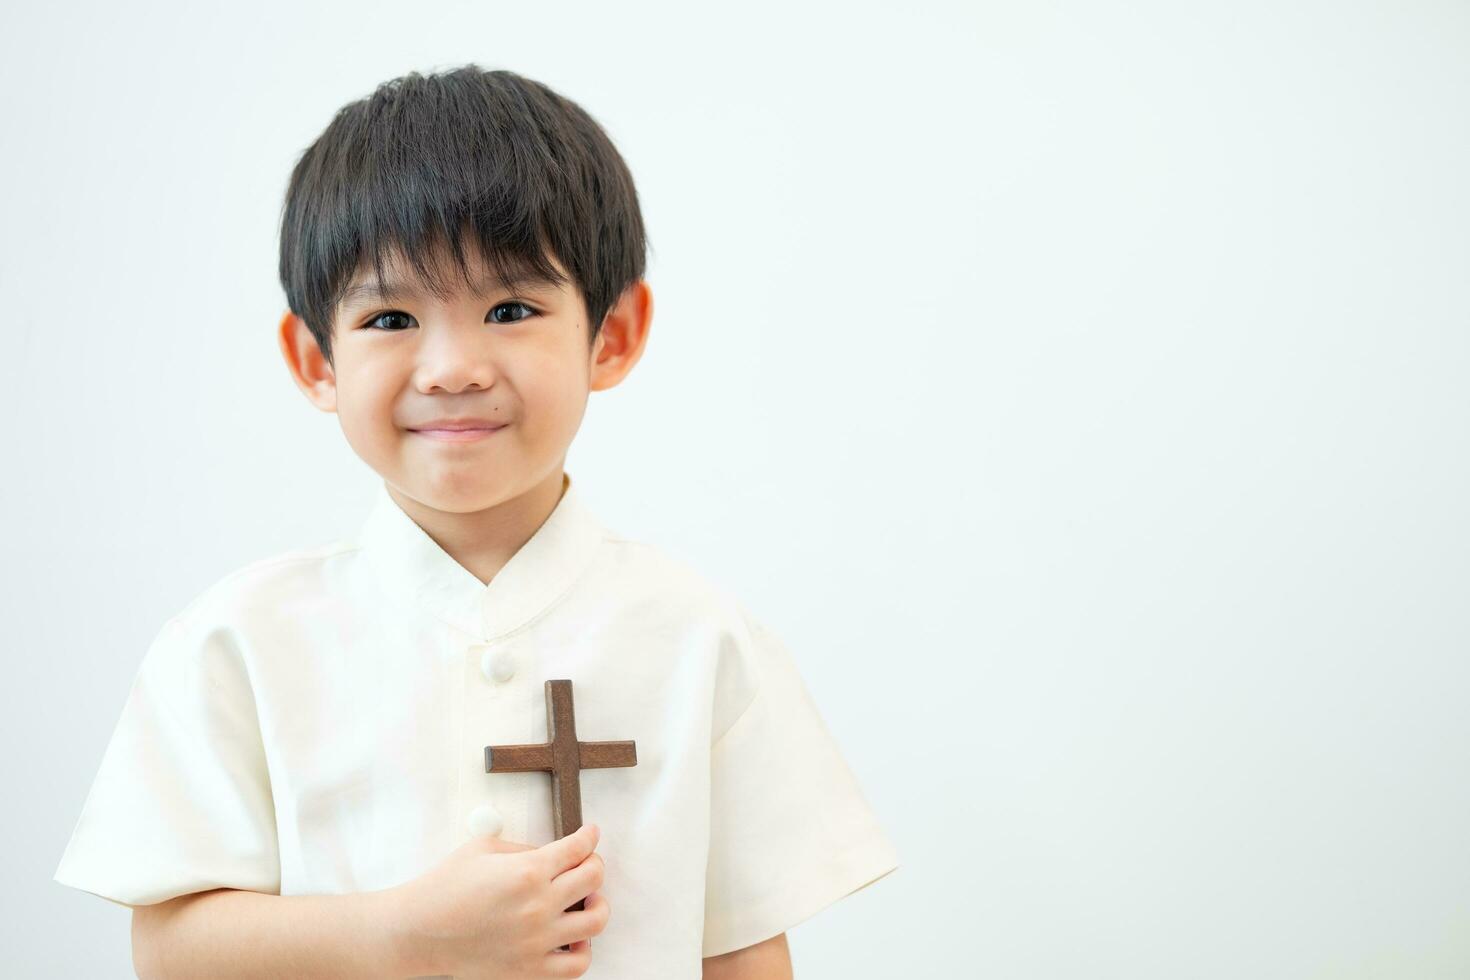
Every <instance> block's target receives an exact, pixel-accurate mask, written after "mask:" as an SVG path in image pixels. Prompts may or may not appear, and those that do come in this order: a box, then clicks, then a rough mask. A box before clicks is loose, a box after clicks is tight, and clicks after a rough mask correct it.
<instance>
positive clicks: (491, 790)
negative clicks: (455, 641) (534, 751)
mask: <svg viewBox="0 0 1470 980" xmlns="http://www.w3.org/2000/svg"><path fill="white" fill-rule="evenodd" d="M527 667H528V665H527V664H526V663H525V662H524V657H523V656H522V654H521V653H520V652H519V651H518V650H517V649H516V645H515V644H514V643H513V642H511V641H508V640H504V639H501V640H490V641H483V642H476V643H469V644H466V645H465V646H464V649H463V651H462V664H461V666H460V677H461V679H462V682H461V693H462V698H461V700H462V704H463V710H462V711H461V713H460V718H459V724H458V725H457V728H458V733H459V737H458V745H459V753H458V769H459V773H460V779H459V793H458V801H459V802H458V806H457V808H456V809H457V813H458V817H459V822H460V826H459V839H460V840H461V841H466V840H469V839H470V838H471V837H473V836H478V835H480V834H493V835H495V836H498V837H502V838H504V839H506V840H517V841H524V840H525V839H526V836H525V835H526V822H527V821H526V817H527V805H528V800H527V792H526V782H525V774H520V773H496V774H494V775H492V774H490V773H487V772H486V771H485V746H487V745H495V744H514V743H520V742H527V741H531V740H532V739H531V738H530V737H529V733H530V729H531V727H532V719H531V712H530V699H529V697H528V694H527V692H528V690H529V688H528V686H527V685H528V684H530V680H529V678H530V676H531V672H530V671H529V670H527Z"/></svg>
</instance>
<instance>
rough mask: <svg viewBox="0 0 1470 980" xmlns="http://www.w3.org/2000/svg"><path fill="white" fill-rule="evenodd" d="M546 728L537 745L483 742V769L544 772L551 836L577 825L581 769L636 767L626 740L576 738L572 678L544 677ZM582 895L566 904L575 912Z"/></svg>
mask: <svg viewBox="0 0 1470 980" xmlns="http://www.w3.org/2000/svg"><path fill="white" fill-rule="evenodd" d="M546 729H547V734H548V735H549V736H550V740H549V741H546V742H542V743H541V744H539V745H487V746H485V771H486V772H550V773H551V816H552V821H553V824H554V826H555V830H556V836H557V837H558V838H561V837H565V836H567V835H568V834H571V833H575V832H576V830H577V828H578V827H580V826H582V783H581V779H580V778H579V775H578V774H579V773H580V772H581V771H582V770H583V769H610V768H613V767H615V766H636V765H637V764H638V753H637V749H636V746H635V745H634V744H633V742H631V741H622V742H579V741H577V723H576V719H575V716H574V714H573V712H572V682H571V681H569V680H551V681H547V682H546ZM584 901H585V900H583V899H578V900H577V903H576V904H575V905H573V906H571V907H570V908H568V909H567V911H568V912H579V911H581V910H582V908H583V905H584Z"/></svg>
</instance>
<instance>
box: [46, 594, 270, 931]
mask: <svg viewBox="0 0 1470 980" xmlns="http://www.w3.org/2000/svg"><path fill="white" fill-rule="evenodd" d="M54 880H56V881H59V882H60V883H61V884H63V885H67V886H68V887H71V888H77V889H80V890H82V891H85V892H90V893H91V894H93V895H98V896H101V897H102V898H105V899H107V900H108V901H110V902H115V903H117V904H119V905H126V906H135V905H152V904H154V903H156V902H162V901H166V900H168V899H170V898H174V897H177V896H179V895H184V894H188V893H192V892H201V891H208V890H210V889H214V888H238V889H244V890H249V891H259V892H268V893H271V894H279V892H280V880H281V879H280V859H279V850H278V847H277V839H276V823H275V807H274V803H273V800H272V796H271V786H270V778H269V775H268V772H267V769H266V760H265V751H264V748H263V744H262V740H261V736H260V727H259V723H258V721H257V716H256V710H255V698H254V695H253V692H252V689H251V685H250V681H249V677H248V674H247V671H246V668H245V663H244V661H243V659H242V658H241V656H240V651H239V649H238V644H236V643H235V642H233V639H232V633H231V631H230V630H228V629H222V628H211V627H210V626H209V625H208V624H206V623H202V622H193V621H191V620H190V619H188V618H186V617H185V616H183V615H182V614H181V615H180V616H176V617H174V618H173V619H170V620H169V621H168V622H167V623H166V624H164V626H163V628H162V629H161V630H160V631H159V633H158V634H157V636H156V637H155V638H154V640H153V642H152V644H150V646H149V648H148V650H147V652H146V653H145V654H144V657H143V661H142V664H141V666H140V667H139V668H138V671H137V674H136V675H135V677H134V680H133V684H132V688H131V689H130V690H129V692H128V696H127V701H126V702H125V704H124V706H123V710H122V715H121V717H120V718H119V719H118V722H117V725H116V727H115V729H114V731H113V734H112V739H111V741H109V742H108V744H107V747H106V749H105V750H104V752H103V756H102V763H101V768H100V769H99V771H98V773H97V775H96V778H95V779H94V780H93V782H92V786H91V789H90V790H89V791H88V794H87V798H86V801H85V802H84V803H83V805H82V812H81V817H80V818H79V819H78V820H77V823H76V827H75V829H74V830H73V831H72V835H71V840H70V842H69V843H68V844H67V847H66V850H65V852H64V853H63V854H62V857H61V864H60V865H59V866H58V867H57V869H56V874H55V878H54Z"/></svg>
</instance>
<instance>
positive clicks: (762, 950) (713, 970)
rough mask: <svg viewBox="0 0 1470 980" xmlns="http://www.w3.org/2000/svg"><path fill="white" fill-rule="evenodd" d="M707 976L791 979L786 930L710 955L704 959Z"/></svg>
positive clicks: (715, 979)
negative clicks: (745, 945)
mask: <svg viewBox="0 0 1470 980" xmlns="http://www.w3.org/2000/svg"><path fill="white" fill-rule="evenodd" d="M704 980H792V977H791V951H790V949H789V948H787V946H786V933H784V932H783V933H779V934H777V935H775V936H772V937H771V938H770V939H767V940H766V941H765V942H762V943H756V944H755V945H754V946H747V947H745V948H744V949H736V950H732V951H730V952H728V953H721V954H720V955H719V956H711V957H709V958H708V959H706V960H705V961H704Z"/></svg>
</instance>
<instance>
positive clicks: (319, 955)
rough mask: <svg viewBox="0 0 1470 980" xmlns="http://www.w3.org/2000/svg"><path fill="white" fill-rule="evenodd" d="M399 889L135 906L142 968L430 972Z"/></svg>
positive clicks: (192, 973) (146, 977) (198, 973)
mask: <svg viewBox="0 0 1470 980" xmlns="http://www.w3.org/2000/svg"><path fill="white" fill-rule="evenodd" d="M394 901H395V899H394V892H393V889H385V890H383V891H374V892H357V893H353V894H347V895H288V896H281V895H268V894H264V893H262V892H252V891H242V890H238V889H232V888H221V889H215V890H214V891H207V892H198V893H195V894H190V895H180V896H179V897H177V898H173V899H170V900H169V901H166V902H159V903H157V904H155V905H135V906H133V927H132V939H133V969H134V971H135V972H136V973H137V974H138V976H139V977H140V978H141V980H167V978H170V977H211V978H219V980H227V978H231V977H263V976H270V977H301V978H308V977H310V978H318V977H319V978H327V977H333V978H336V977H383V978H394V980H398V978H403V977H410V976H422V975H425V974H429V973H433V972H434V971H433V970H429V969H420V966H421V965H422V964H418V963H413V962H409V954H408V950H407V946H406V944H405V942H404V941H403V939H402V937H401V935H400V933H399V932H398V931H397V930H395V928H394V926H395V924H396V923H397V922H399V921H400V919H399V917H398V916H397V915H396V914H395V912H394V906H393V902H394Z"/></svg>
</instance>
